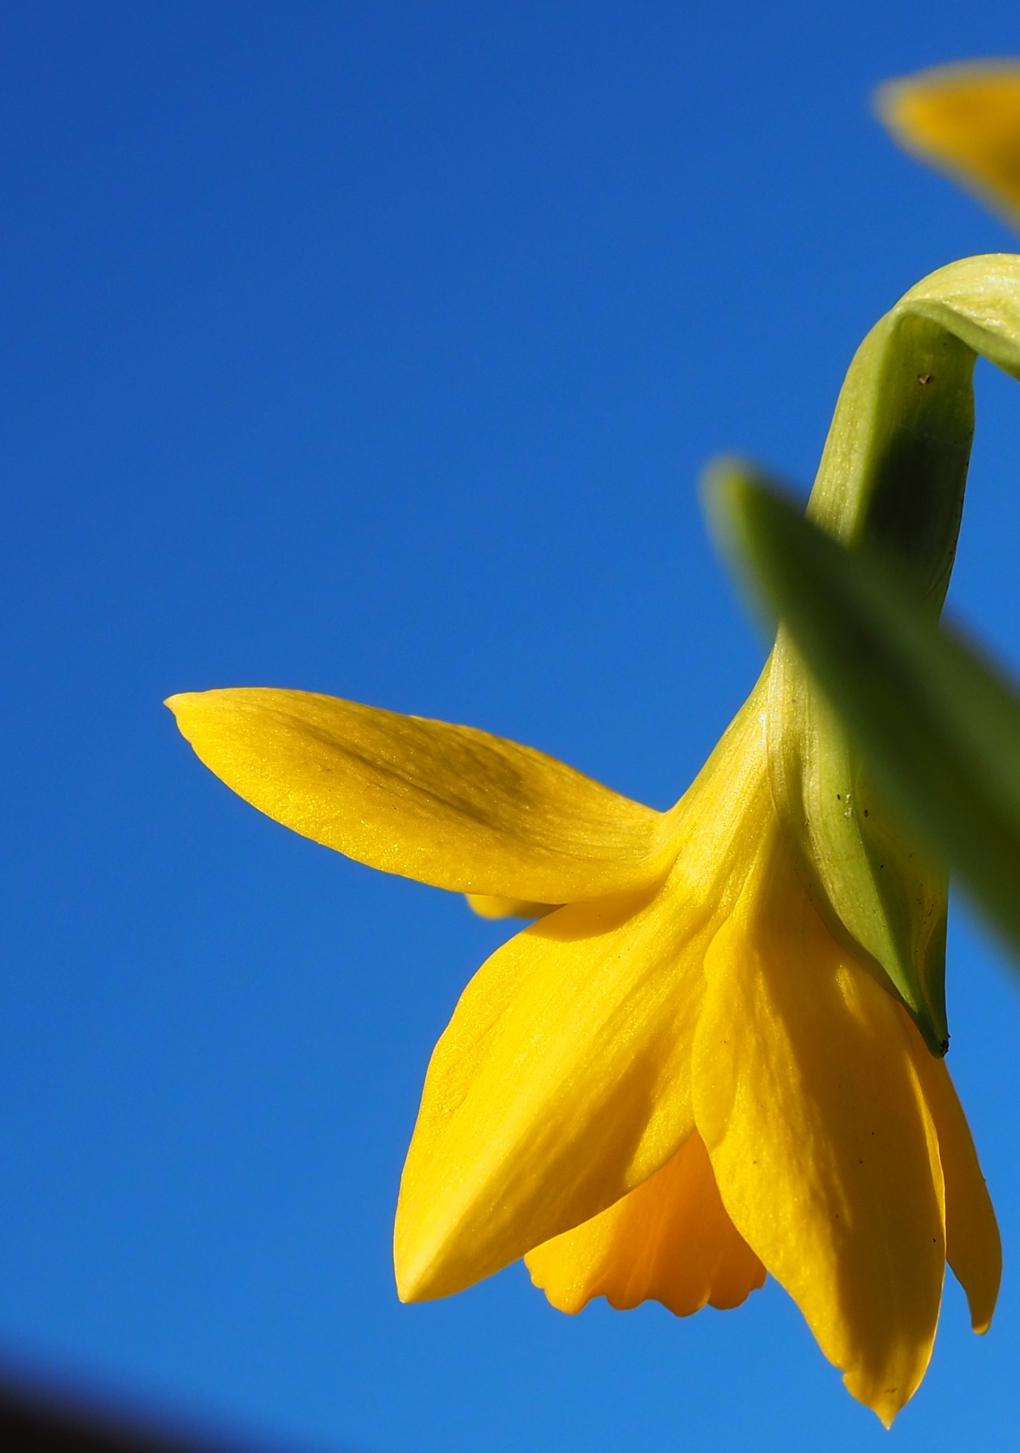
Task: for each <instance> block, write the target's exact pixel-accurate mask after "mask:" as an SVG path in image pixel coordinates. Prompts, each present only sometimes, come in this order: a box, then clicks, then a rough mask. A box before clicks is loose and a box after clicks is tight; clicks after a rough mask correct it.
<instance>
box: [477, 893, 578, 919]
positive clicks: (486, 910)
mask: <svg viewBox="0 0 1020 1453" xmlns="http://www.w3.org/2000/svg"><path fill="white" fill-rule="evenodd" d="M465 897H466V898H467V901H468V907H469V908H470V909H471V912H472V913H477V914H478V917H479V918H544V917H545V916H546V914H547V913H552V912H553V911H554V909H556V908H562V907H563V905H562V903H524V902H522V900H521V899H520V898H496V897H494V896H493V895H492V894H491V893H489V894H486V893H467V894H465Z"/></svg>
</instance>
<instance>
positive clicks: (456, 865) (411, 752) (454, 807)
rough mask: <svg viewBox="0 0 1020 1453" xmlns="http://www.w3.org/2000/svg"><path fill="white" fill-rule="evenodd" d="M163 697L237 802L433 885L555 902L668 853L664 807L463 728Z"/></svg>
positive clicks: (650, 871) (249, 699) (387, 715)
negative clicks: (661, 809)
mask: <svg viewBox="0 0 1020 1453" xmlns="http://www.w3.org/2000/svg"><path fill="white" fill-rule="evenodd" d="M167 705H168V706H169V707H170V708H171V710H172V711H173V712H174V714H175V715H176V717H177V724H178V726H179V727H180V729H181V731H182V733H183V734H184V736H185V737H186V738H187V739H188V741H189V742H190V743H191V745H192V746H193V747H194V749H195V751H196V752H197V753H198V755H199V757H200V758H201V759H202V761H203V762H204V763H205V764H206V766H207V767H209V768H210V769H211V770H212V771H213V772H215V773H216V775H217V776H218V777H220V778H222V780H223V781H224V782H226V784H227V786H228V787H232V788H233V789H234V791H235V792H237V793H238V794H239V795H240V796H241V797H243V798H244V799H245V800H246V801H247V802H250V803H252V805H253V806H255V807H257V808H259V809H260V810H261V811H262V812H265V813H267V814H268V815H269V816H270V817H272V818H275V819H276V821H277V822H282V823H283V824H284V825H285V826H286V827H290V828H293V829H294V830H295V832H300V833H303V834H304V836H305V837H310V838H314V839H315V841H316V842H320V843H324V844H325V845H326V846H327V847H331V848H336V849H337V850H338V851H339V852H342V853H346V854H347V856H348V857H351V858H356V859H357V860H358V862H361V863H367V864H368V865H369V866H370V867H373V868H381V869H383V870H384V871H385V872H388V873H400V874H402V875H403V876H404V877H405V878H415V879H417V880H418V881H419V882H422V883H431V884H433V885H434V886H435V887H437V888H451V889H454V890H456V891H459V892H463V893H472V894H481V895H486V894H492V895H496V896H498V897H501V898H509V899H519V900H522V901H526V902H529V903H530V902H537V903H566V902H570V901H572V900H574V899H578V898H596V897H598V896H600V895H602V894H605V893H617V892H623V891H626V890H628V889H631V888H635V887H638V886H643V885H645V884H646V883H649V882H653V881H654V880H655V879H657V878H660V877H661V876H662V875H663V874H664V873H665V872H666V871H667V870H668V868H669V864H670V861H671V858H672V855H673V854H675V849H672V850H671V848H670V833H669V819H668V818H667V817H666V816H665V814H663V813H659V812H655V811H653V810H652V808H650V807H643V806H642V805H641V804H640V803H638V802H632V801H630V799H629V798H626V797H621V796H619V794H618V793H616V792H612V791H611V790H610V789H609V788H608V787H603V786H601V785H600V784H599V783H598V782H593V781H592V779H591V778H590V777H585V776H583V775H582V773H580V772H575V771H574V770H573V768H572V767H567V766H565V765H564V764H563V763H562V762H557V761H556V760H555V759H554V758H552V757H547V756H545V755H544V754H543V753H541V752H536V751H533V750H532V749H531V748H530V747H521V746H518V745H517V744H516V742H508V741H504V740H503V739H502V738H501V737H493V736H489V735H488V733H486V732H481V731H476V730H475V729H474V728H473V727H462V726H449V725H447V724H446V723H445V722H438V721H426V720H424V719H423V718H421V717H414V716H400V715H398V713H396V712H392V711H379V710H377V709H376V708H374V707H370V706H359V705H357V704H356V703H355V702H351V701H340V700H339V699H338V698H336V697H333V696H315V695H312V694H311V693H310V692H304V691H275V690H269V689H260V688H242V689H237V690H231V691H204V692H195V693H188V694H184V695H181V696H172V697H171V698H170V699H169V701H168V702H167Z"/></svg>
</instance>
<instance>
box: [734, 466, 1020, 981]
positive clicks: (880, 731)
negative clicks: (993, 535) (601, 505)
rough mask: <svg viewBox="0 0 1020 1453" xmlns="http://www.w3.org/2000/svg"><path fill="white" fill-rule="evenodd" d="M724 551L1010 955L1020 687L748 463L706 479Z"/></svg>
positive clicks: (1014, 933)
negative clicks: (776, 619)
mask: <svg viewBox="0 0 1020 1453" xmlns="http://www.w3.org/2000/svg"><path fill="white" fill-rule="evenodd" d="M708 495H709V508H710V510H711V513H712V516H713V520H714V523H715V527H716V531H717V534H718V536H719V538H720V540H721V543H722V544H723V547H724V549H725V551H726V552H727V553H728V554H729V556H730V558H731V559H732V560H733V562H734V563H735V565H736V566H737V568H738V570H739V572H740V573H741V575H742V576H743V577H744V578H745V579H746V580H747V581H748V582H749V584H750V585H751V587H752V591H753V593H754V594H755V596H756V597H757V599H758V600H759V601H760V602H762V603H764V604H765V605H766V606H767V607H768V608H770V610H771V611H772V612H774V613H775V615H776V616H778V617H779V618H780V619H781V621H782V624H783V626H784V628H785V632H784V633H785V634H786V635H787V636H788V637H789V639H790V641H792V643H793V646H794V648H795V650H796V651H797V653H798V654H799V655H800V656H801V657H802V658H803V660H804V662H805V663H806V664H807V666H808V668H809V670H810V671H811V673H812V674H813V675H814V677H815V679H816V680H817V682H818V684H819V685H820V686H821V688H822V691H823V693H824V694H825V696H826V697H827V698H828V700H829V702H830V703H831V705H832V706H833V707H834V708H835V710H836V712H837V713H838V715H839V717H840V719H841V720H842V722H843V724H844V726H845V729H846V730H847V732H848V733H849V734H850V736H851V738H852V739H853V740H854V741H856V743H857V745H858V746H859V748H860V750H861V751H862V752H863V754H864V757H865V760H866V761H867V763H868V765H869V767H870V769H871V771H872V772H873V774H874V777H875V780H876V783H877V784H878V786H879V787H880V789H881V790H882V791H883V792H884V795H885V797H886V799H887V800H888V802H889V804H890V806H891V807H892V808H893V810H894V811H895V812H896V813H897V814H898V815H899V816H900V817H901V818H902V820H903V823H904V825H905V826H907V827H908V828H910V829H911V830H912V831H913V832H914V833H916V834H917V836H918V838H919V839H920V841H922V842H923V843H925V844H927V845H928V846H929V847H930V848H931V849H932V850H933V851H934V852H936V853H937V854H939V855H940V856H942V857H944V858H945V859H946V860H947V861H948V862H949V864H950V866H951V868H952V869H953V871H954V872H956V873H957V874H958V875H959V879H960V881H961V883H962V884H963V885H964V886H965V888H966V889H967V890H968V891H969V893H970V894H971V896H972V897H973V898H974V900H975V901H976V902H977V903H978V904H979V905H980V907H981V908H982V909H983V910H984V912H985V913H986V914H987V916H988V918H989V919H990V920H991V922H992V923H993V924H994V925H995V926H996V927H997V928H998V929H999V930H1000V931H1001V933H1002V934H1003V935H1004V936H1005V938H1006V939H1007V940H1008V942H1009V944H1010V945H1011V946H1012V947H1013V948H1014V950H1016V952H1017V953H1018V954H1020V695H1018V694H1017V692H1016V690H1014V688H1013V687H1012V686H1011V685H1010V684H1009V682H1008V681H1007V680H1006V678H1005V677H1004V675H1003V674H1002V672H1001V671H999V670H998V669H996V668H995V667H994V666H993V665H991V664H990V663H989V662H988V661H987V660H985V659H984V658H983V657H982V655H981V653H980V652H979V651H978V650H977V649H976V648H975V647H974V646H972V645H970V644H968V642H967V641H966V640H964V639H963V637H962V636H961V635H960V634H959V633H958V632H957V631H955V630H953V629H951V628H949V627H947V626H945V625H942V626H940V625H938V624H937V623H936V622H935V621H934V620H933V618H932V612H931V608H930V605H927V606H926V604H925V603H924V602H923V600H921V599H920V598H919V597H918V595H917V593H916V590H913V589H909V588H905V587H904V584H903V582H902V579H901V578H900V575H899V574H898V573H895V572H894V570H893V569H892V568H891V567H890V564H889V563H888V561H887V560H885V559H883V558H881V556H880V555H878V554H876V552H874V551H872V550H869V549H867V548H859V549H848V548H847V547H846V546H845V545H843V544H841V543H839V542H838V541H837V540H835V539H834V538H833V537H832V536H831V535H830V534H828V533H827V532H826V531H825V530H823V529H821V528H819V527H818V526H817V525H816V524H814V523H812V522H811V521H810V520H808V519H807V518H805V516H804V514H803V512H802V510H801V508H800V507H799V505H798V504H796V503H795V502H794V501H792V500H791V499H789V498H788V497H786V496H784V495H783V493H782V492H781V491H780V490H778V489H777V488H776V487H775V486H774V485H772V484H770V483H769V482H768V481H767V480H765V479H764V478H763V477H762V476H760V475H758V474H756V472H755V471H754V470H753V468H751V467H750V466H747V465H744V464H742V463H739V462H734V461H725V462H721V463H719V464H717V465H716V466H714V468H713V470H712V471H711V474H710V478H709V483H708Z"/></svg>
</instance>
